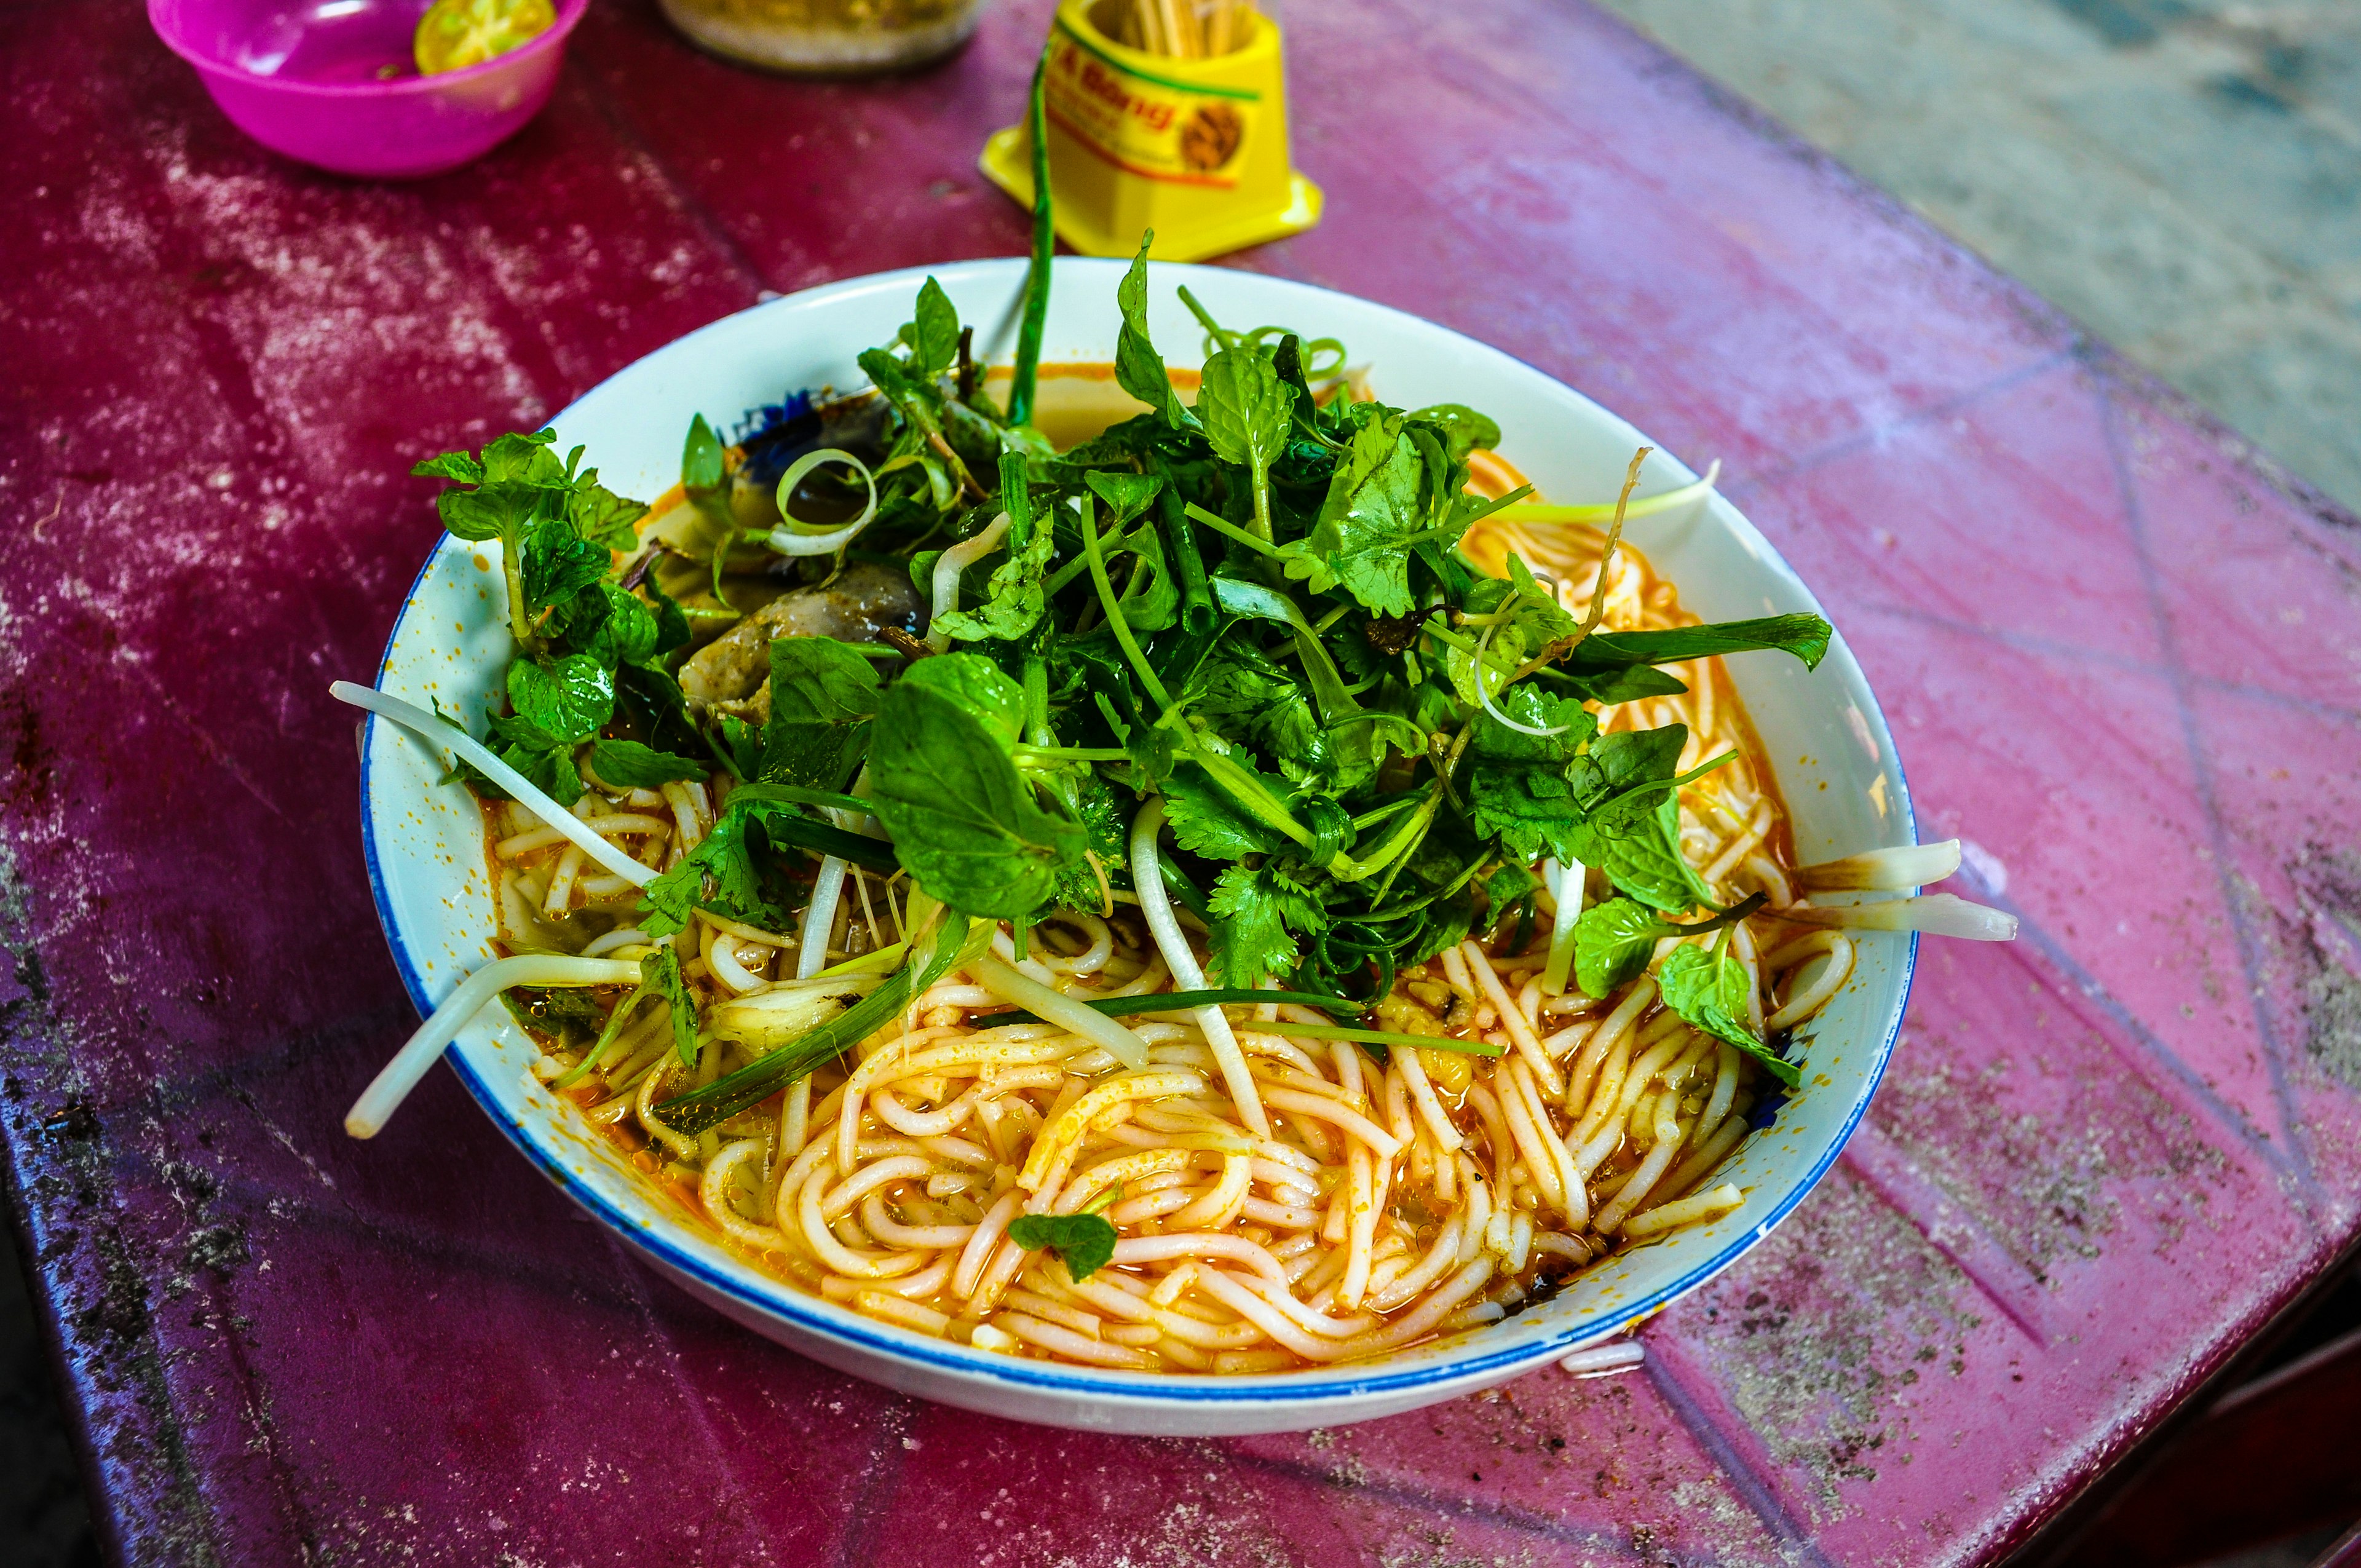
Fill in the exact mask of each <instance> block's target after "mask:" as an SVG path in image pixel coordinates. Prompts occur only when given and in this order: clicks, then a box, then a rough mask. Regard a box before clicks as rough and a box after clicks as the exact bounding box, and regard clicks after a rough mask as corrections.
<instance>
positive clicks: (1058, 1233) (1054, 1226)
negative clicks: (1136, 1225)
mask: <svg viewBox="0 0 2361 1568" xmlns="http://www.w3.org/2000/svg"><path fill="white" fill-rule="evenodd" d="M1008 1238H1009V1240H1011V1241H1013V1242H1015V1243H1016V1245H1018V1246H1021V1247H1027V1248H1032V1249H1035V1250H1038V1249H1041V1248H1044V1247H1046V1248H1048V1249H1049V1251H1051V1252H1053V1253H1055V1254H1057V1255H1058V1257H1059V1260H1060V1262H1062V1263H1064V1264H1065V1266H1066V1272H1067V1274H1069V1275H1070V1276H1071V1277H1073V1279H1074V1281H1075V1283H1077V1284H1080V1283H1081V1282H1082V1280H1085V1279H1088V1278H1089V1277H1091V1276H1092V1275H1093V1274H1096V1273H1097V1272H1098V1271H1099V1270H1100V1269H1102V1268H1104V1267H1105V1266H1107V1265H1108V1264H1110V1263H1113V1262H1114V1261H1115V1226H1113V1225H1112V1224H1110V1223H1107V1222H1106V1221H1105V1220H1103V1219H1101V1218H1100V1217H1099V1216H1098V1215H1096V1214H1019V1215H1017V1216H1016V1218H1015V1219H1013V1220H1011V1221H1009V1222H1008Z"/></svg>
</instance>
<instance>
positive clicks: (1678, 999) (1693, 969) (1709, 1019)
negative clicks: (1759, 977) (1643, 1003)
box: [1656, 941, 1804, 1089]
mask: <svg viewBox="0 0 2361 1568" xmlns="http://www.w3.org/2000/svg"><path fill="white" fill-rule="evenodd" d="M1656 988H1657V990H1658V991H1659V992H1661V993H1662V995H1663V996H1664V1005H1665V1006H1667V1007H1669V1008H1671V1009H1672V1010H1673V1011H1674V1012H1675V1013H1677V1014H1680V1015H1681V1016H1682V1017H1684V1018H1686V1019H1687V1020H1688V1021H1689V1023H1690V1024H1692V1025H1695V1026H1696V1027H1697V1028H1699V1029H1702V1030H1704V1031H1705V1032H1706V1033H1707V1034H1708V1035H1711V1036H1714V1038H1716V1039H1718V1040H1726V1041H1728V1042H1729V1043H1730V1044H1731V1045H1733V1046H1736V1047H1738V1048H1739V1049H1740V1050H1741V1051H1744V1052H1745V1053H1746V1054H1747V1055H1748V1056H1751V1057H1752V1058H1754V1059H1755V1060H1756V1061H1758V1062H1760V1063H1762V1064H1763V1068H1764V1069H1766V1070H1768V1071H1769V1072H1770V1074H1771V1076H1772V1077H1773V1078H1775V1079H1777V1080H1779V1081H1780V1082H1782V1083H1784V1084H1785V1085H1786V1086H1787V1087H1788V1088H1790V1089H1793V1088H1795V1087H1796V1086H1797V1085H1798V1084H1800V1083H1802V1082H1803V1081H1804V1074H1803V1069H1801V1068H1799V1067H1797V1066H1796V1065H1795V1063H1794V1062H1791V1061H1787V1060H1785V1059H1784V1058H1781V1057H1780V1056H1778V1055H1777V1054H1776V1053H1775V1052H1773V1050H1772V1049H1771V1047H1768V1046H1766V1045H1764V1044H1763V1042H1762V1041H1761V1040H1760V1039H1758V1038H1756V1037H1755V1034H1754V1031H1753V1030H1752V1029H1751V1028H1749V1027H1747V1025H1746V1012H1747V1008H1746V1000H1747V979H1746V966H1745V965H1743V964H1741V963H1740V962H1739V961H1738V959H1737V958H1736V956H1735V955H1733V954H1732V953H1731V952H1730V948H1729V944H1728V943H1727V942H1726V941H1725V942H1721V943H1717V944H1716V945H1715V946H1714V947H1713V948H1709V949H1708V948H1698V947H1687V948H1675V949H1674V950H1673V952H1672V954H1671V956H1670V957H1668V958H1666V959H1664V964H1663V966H1662V967H1661V968H1659V969H1658V970H1656Z"/></svg>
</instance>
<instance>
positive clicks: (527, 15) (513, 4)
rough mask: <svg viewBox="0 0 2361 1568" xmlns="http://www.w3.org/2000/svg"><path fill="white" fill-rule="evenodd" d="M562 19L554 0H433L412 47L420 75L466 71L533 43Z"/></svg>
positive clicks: (420, 18)
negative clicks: (559, 18) (552, 3)
mask: <svg viewBox="0 0 2361 1568" xmlns="http://www.w3.org/2000/svg"><path fill="white" fill-rule="evenodd" d="M556 23H557V12H556V10H555V7H553V6H552V5H551V4H550V0H434V5H430V6H428V7H427V10H426V15H424V16H421V17H419V18H418V35H417V37H416V38H415V39H414V40H413V41H412V50H413V51H414V52H415V53H416V55H417V57H418V70H419V73H420V74H421V75H424V76H434V75H437V74H439V73H441V72H443V71H465V70H466V69H467V67H469V66H471V65H481V64H483V63H484V61H486V60H490V59H492V58H493V57H494V56H495V55H503V54H506V53H508V52H509V50H511V49H516V48H518V47H520V46H521V45H523V44H526V43H530V42H531V41H533V39H534V38H539V37H540V36H541V35H542V34H544V33H545V32H547V31H549V29H550V28H551V27H555V25H556Z"/></svg>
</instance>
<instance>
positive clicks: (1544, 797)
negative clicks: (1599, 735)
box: [1458, 681, 1598, 861]
mask: <svg viewBox="0 0 2361 1568" xmlns="http://www.w3.org/2000/svg"><path fill="white" fill-rule="evenodd" d="M1499 706H1500V710H1501V711H1502V712H1504V713H1506V714H1507V715H1508V716H1509V717H1510V718H1514V719H1516V720H1518V721H1519V722H1521V723H1524V724H1530V725H1532V726H1533V727H1534V728H1535V729H1552V728H1554V727H1556V726H1558V725H1561V724H1562V725H1565V726H1566V727H1567V728H1566V729H1565V731H1564V732H1563V733H1561V734H1557V735H1545V736H1544V735H1527V734H1524V733H1522V732H1521V731H1519V730H1515V729H1510V728H1509V727H1508V726H1507V725H1505V724H1502V723H1500V722H1499V720H1498V719H1495V718H1493V717H1492V716H1491V715H1490V714H1488V713H1484V712H1480V711H1479V712H1478V713H1477V715H1476V716H1475V717H1474V718H1471V719H1469V720H1468V723H1469V724H1470V725H1471V726H1472V727H1473V729H1474V733H1473V734H1472V735H1471V736H1470V737H1469V738H1468V746H1467V754H1466V757H1465V758H1463V759H1462V761H1461V762H1460V766H1459V774H1458V782H1459V789H1460V792H1461V794H1462V795H1464V796H1465V798H1466V802H1467V821H1468V825H1469V826H1470V827H1472V828H1475V830H1476V831H1477V833H1478V834H1481V835H1483V836H1484V837H1486V838H1492V837H1498V838H1499V840H1500V842H1501V844H1502V846H1503V847H1505V848H1506V849H1507V850H1509V851H1510V853H1511V854H1513V855H1515V856H1516V857H1517V858H1518V859H1520V860H1524V861H1532V860H1536V859H1538V858H1540V857H1541V856H1542V855H1543V854H1544V853H1547V854H1552V855H1555V856H1556V857H1557V858H1558V859H1560V860H1569V859H1576V858H1578V857H1576V855H1575V854H1574V850H1573V846H1574V844H1575V841H1576V833H1577V830H1578V829H1579V828H1580V827H1581V825H1582V822H1583V817H1584V812H1583V809H1582V804H1581V801H1580V799H1579V798H1578V797H1577V796H1576V793H1575V788H1574V785H1573V784H1571V783H1569V782H1568V780H1567V777H1566V766H1567V764H1568V763H1569V762H1571V761H1573V759H1574V757H1575V756H1576V753H1577V751H1579V750H1580V748H1581V747H1582V745H1583V744H1584V742H1586V741H1587V740H1589V739H1590V738H1591V736H1592V734H1593V733H1594V732H1596V731H1597V729H1598V719H1597V718H1596V717H1594V716H1593V715H1592V714H1590V713H1589V712H1588V711H1587V710H1586V709H1585V708H1584V707H1583V706H1582V704H1581V703H1580V702H1578V701H1576V700H1574V699H1572V698H1567V697H1554V696H1549V695H1547V694H1546V693H1544V692H1543V691H1542V690H1541V689H1540V688H1539V687H1537V686H1535V685H1533V684H1532V682H1530V681H1520V682H1519V683H1518V684H1517V685H1513V686H1510V688H1509V689H1508V690H1507V691H1505V692H1503V693H1501V694H1500V697H1499Z"/></svg>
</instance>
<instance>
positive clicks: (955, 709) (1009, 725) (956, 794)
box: [869, 653, 1086, 920]
mask: <svg viewBox="0 0 2361 1568" xmlns="http://www.w3.org/2000/svg"><path fill="white" fill-rule="evenodd" d="M1024 705H1025V694H1024V688H1023V687H1021V686H1019V685H1017V684H1016V682H1015V681H1012V680H1010V679H1009V678H1008V677H1007V676H1006V675H1005V674H1001V673H1000V671H999V670H998V669H997V668H996V667H994V665H993V663H991V662H990V661H989V660H987V659H984V658H982V657H980V656H978V655H976V654H973V653H946V654H943V655H941V656H939V657H937V658H932V659H923V660H920V661H919V662H918V663H917V664H916V665H915V666H913V667H912V668H911V669H910V671H909V672H908V673H907V674H905V675H904V676H903V677H902V678H901V679H900V680H899V681H897V682H895V684H894V685H893V686H892V687H890V688H889V689H888V690H887V691H886V693H885V696H884V702H883V704H882V705H881V706H880V707H879V710H878V716H877V722H876V726H875V740H873V742H872V744H871V747H870V756H869V784H870V792H871V798H872V799H873V801H874V802H875V803H876V808H877V816H878V818H879V820H880V821H882V822H884V825H885V830H886V831H887V832H888V833H890V834H891V835H893V839H894V847H895V851H896V852H897V853H898V854H899V855H900V857H901V860H902V863H903V864H904V865H905V866H906V867H907V868H909V872H910V874H911V876H912V877H913V878H914V879H916V881H917V883H918V885H919V886H920V887H922V888H924V889H925V890H926V891H927V892H928V893H929V894H933V895H934V896H935V897H937V898H939V899H940V900H942V901H943V902H944V903H945V904H948V905H951V906H952V907H953V908H955V909H959V910H962V911H964V912H966V913H968V914H970V915H978V916H991V917H994V918H998V919H1010V920H1014V919H1022V918H1025V917H1026V916H1030V915H1032V914H1034V913H1036V912H1037V911H1038V910H1039V909H1040V908H1041V906H1042V905H1044V904H1046V903H1047V902H1048V901H1049V898H1050V896H1051V894H1053V892H1054V891H1055V889H1056V888H1057V886H1058V884H1059V882H1060V879H1061V878H1062V877H1064V876H1066V875H1068V874H1070V873H1071V872H1073V871H1074V870H1076V869H1086V867H1085V862H1084V861H1083V860H1082V851H1083V850H1084V848H1085V847H1086V846H1085V837H1084V833H1083V830H1082V828H1081V826H1080V825H1078V824H1076V823H1073V822H1071V821H1068V820H1066V819H1065V818H1064V817H1054V816H1051V815H1050V814H1049V812H1046V811H1044V810H1043V809H1042V808H1041V806H1039V804H1038V802H1036V800H1035V799H1034V797H1033V791H1032V787H1031V786H1030V785H1029V784H1027V783H1026V781H1025V778H1024V776H1023V775H1022V774H1020V773H1018V772H1017V768H1016V762H1015V760H1014V757H1013V756H1012V754H1011V752H1012V749H1013V748H1014V747H1015V745H1016V740H1017V736H1018V733H1019V730H1020V727H1021V725H1022V722H1023V718H1024Z"/></svg>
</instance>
